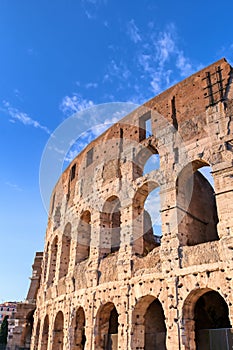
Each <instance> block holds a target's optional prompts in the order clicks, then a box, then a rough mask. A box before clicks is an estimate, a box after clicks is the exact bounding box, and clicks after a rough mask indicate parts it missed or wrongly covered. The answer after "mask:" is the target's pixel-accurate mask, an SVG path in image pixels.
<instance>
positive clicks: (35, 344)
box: [34, 319, 40, 350]
mask: <svg viewBox="0 0 233 350" xmlns="http://www.w3.org/2000/svg"><path fill="white" fill-rule="evenodd" d="M39 337H40V320H39V319H38V322H37V326H36V333H35V338H34V350H37V349H38V346H39Z"/></svg>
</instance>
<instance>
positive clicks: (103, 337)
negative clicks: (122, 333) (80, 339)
mask: <svg viewBox="0 0 233 350" xmlns="http://www.w3.org/2000/svg"><path fill="white" fill-rule="evenodd" d="M96 322H97V324H96V328H97V329H96V339H95V344H96V347H95V349H96V350H102V349H103V350H117V349H118V312H117V310H116V308H115V305H114V304H113V303H107V304H105V305H103V306H102V307H101V308H100V310H99V311H98V313H97V321H96Z"/></svg>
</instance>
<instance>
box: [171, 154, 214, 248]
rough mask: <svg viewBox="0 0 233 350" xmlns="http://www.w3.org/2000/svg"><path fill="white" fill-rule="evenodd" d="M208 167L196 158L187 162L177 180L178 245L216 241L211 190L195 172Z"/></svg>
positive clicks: (209, 185) (205, 180) (212, 190)
mask: <svg viewBox="0 0 233 350" xmlns="http://www.w3.org/2000/svg"><path fill="white" fill-rule="evenodd" d="M204 166H209V165H208V163H206V162H205V161H200V160H196V161H193V162H191V163H189V164H187V165H186V166H185V167H184V169H182V171H181V172H180V174H179V176H178V178H177V180H176V188H177V220H178V237H179V240H180V244H181V245H190V246H192V245H196V244H199V243H204V242H209V241H214V240H218V239H219V237H218V233H217V223H218V214H217V206H216V200H215V195H214V189H213V187H212V186H211V184H210V183H209V181H208V180H207V179H206V178H205V177H204V176H203V175H202V174H201V173H200V172H199V171H198V169H200V168H201V167H204Z"/></svg>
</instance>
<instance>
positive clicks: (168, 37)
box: [154, 31, 175, 66]
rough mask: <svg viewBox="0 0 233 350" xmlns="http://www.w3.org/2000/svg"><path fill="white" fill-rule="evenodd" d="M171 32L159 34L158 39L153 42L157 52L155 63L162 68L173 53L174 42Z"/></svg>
mask: <svg viewBox="0 0 233 350" xmlns="http://www.w3.org/2000/svg"><path fill="white" fill-rule="evenodd" d="M172 36H173V31H165V32H163V33H161V34H160V38H159V39H158V40H157V41H155V42H154V46H155V48H156V51H157V61H158V63H159V65H160V66H163V65H164V64H165V62H166V61H168V60H169V58H170V56H171V54H173V53H174V52H175V41H174V38H173V37H172Z"/></svg>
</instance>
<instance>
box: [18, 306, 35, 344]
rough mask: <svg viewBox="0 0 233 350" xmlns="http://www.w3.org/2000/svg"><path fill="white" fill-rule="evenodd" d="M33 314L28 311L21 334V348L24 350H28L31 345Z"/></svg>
mask: <svg viewBox="0 0 233 350" xmlns="http://www.w3.org/2000/svg"><path fill="white" fill-rule="evenodd" d="M34 312H35V310H33V311H30V312H29V314H28V315H27V317H26V324H25V327H24V329H23V332H22V341H21V343H22V346H23V347H24V348H25V349H30V344H31V337H32V330H33V323H34Z"/></svg>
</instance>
